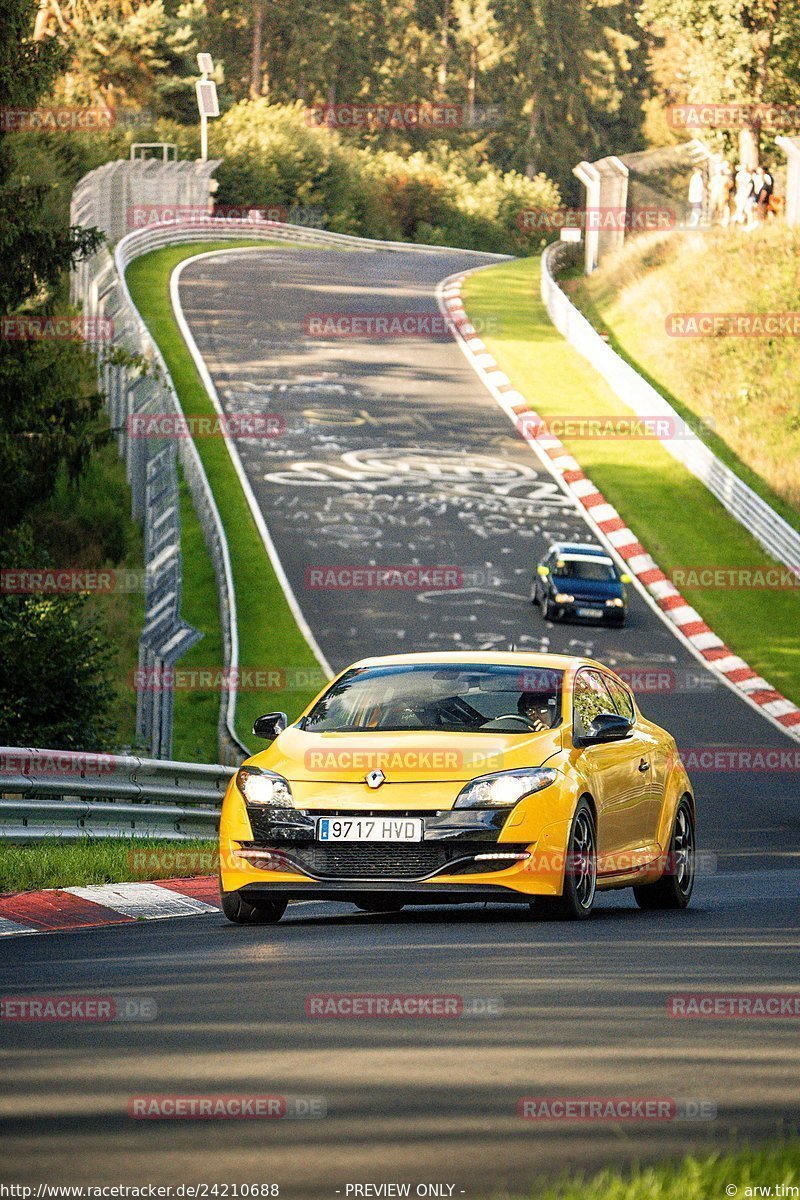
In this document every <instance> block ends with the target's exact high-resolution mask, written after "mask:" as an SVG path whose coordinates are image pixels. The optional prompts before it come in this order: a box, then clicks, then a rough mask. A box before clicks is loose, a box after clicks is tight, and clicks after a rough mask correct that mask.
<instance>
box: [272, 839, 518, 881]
mask: <svg viewBox="0 0 800 1200" xmlns="http://www.w3.org/2000/svg"><path fill="white" fill-rule="evenodd" d="M498 849H501V850H503V851H508V852H515V851H521V850H524V849H525V847H524V846H517V845H506V844H503V845H502V846H500V847H498V844H497V842H463V841H462V842H452V843H449V842H446V841H439V842H350V843H348V842H343V843H341V845H327V846H319V845H314V846H303V847H300V846H291V847H289V846H286V845H285V846H284V847H283V853H285V854H288V855H289V856H290V858H291V859H292V860H294V861H295V862H296V863H297V864H298V865H299V866H300V867H302V868H303V869H305V870H306V871H308V872H309V874H311V875H314V876H316V877H318V878H320V879H423V878H424V877H425V876H427V875H431V874H432V873H433V872H434V871H438V870H441V868H443V867H446V866H447V865H448V864H449V863H453V862H456V861H458V860H462V859H464V858H467V859H471V858H472V856H473V855H475V854H486V853H492V852H494V853H496V852H497V851H498ZM512 865H513V861H512V860H502V859H500V860H491V861H489V862H483V863H476V864H472V863H470V862H466V863H464V864H463V866H459V867H458V868H457V870H458V871H464V872H467V871H480V872H484V871H502V870H503V868H504V867H509V866H512Z"/></svg>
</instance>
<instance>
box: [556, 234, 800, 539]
mask: <svg viewBox="0 0 800 1200" xmlns="http://www.w3.org/2000/svg"><path fill="white" fill-rule="evenodd" d="M798 252H800V230H796V229H793V228H792V227H791V226H786V225H784V224H782V223H781V222H770V224H769V225H764V226H760V227H758V228H757V229H755V230H753V231H752V233H749V234H742V233H741V232H739V231H737V230H723V229H718V230H714V231H712V232H710V233H704V234H683V235H675V234H665V235H660V236H659V235H653V236H645V237H643V238H638V237H637V238H632V239H630V241H628V242H627V243H626V245H625V248H624V250H623V251H622V253H621V254H619V255H617V256H615V257H614V258H613V259H612V260H611V261H610V262H608V263H607V264H604V265H603V267H602V268H601V269H600V270H599V271H596V272H595V273H594V274H593V275H592V276H590V277H588V278H587V277H586V276H583V275H581V276H580V277H578V278H576V279H570V280H568V281H567V282H566V284H565V290H567V291H568V293H569V295H570V299H571V300H572V302H573V303H574V304H576V305H577V307H578V308H580V309H581V311H582V312H583V313H585V315H586V316H587V317H588V319H589V320H590V321H591V323H592V324H593V325H594V327H595V328H596V329H598V330H601V331H603V332H605V333H607V334H608V338H609V342H610V344H611V345H612V346H613V347H614V349H615V350H616V351H617V353H618V354H619V355H620V356H621V357H622V358H624V359H626V361H628V362H629V363H630V364H631V365H632V366H633V367H635V369H636V370H637V371H639V372H640V373H641V374H642V375H644V377H645V378H646V379H648V380H649V382H650V383H652V384H653V386H654V387H655V388H656V389H657V390H658V391H659V392H661V393H662V395H664V396H665V397H666V398H667V399H668V400H669V401H670V403H672V404H673V405H674V407H675V408H676V409H677V410H678V411H679V412H680V415H681V416H682V417H683V418H684V419H685V420H686V421H687V422H688V423H689V425H691V426H692V427H693V428H695V429H696V430H697V431H698V432H700V433H701V436H702V437H703V440H704V441H706V442H707V443H708V445H709V446H710V447H711V449H712V450H713V451H714V453H715V454H716V455H717V456H718V457H719V458H721V459H722V461H723V462H724V463H726V464H727V465H728V466H730V467H731V468H732V469H733V470H734V471H736V473H737V475H739V476H740V477H741V478H742V479H743V480H744V482H745V483H747V484H748V485H749V486H750V487H751V488H752V489H753V490H754V491H755V492H757V493H758V494H759V495H761V496H762V497H763V498H764V499H765V500H766V501H767V502H768V503H769V504H770V505H772V507H773V508H774V509H775V510H776V511H777V512H778V513H780V515H781V516H782V517H783V518H784V520H785V521H787V522H788V523H789V524H790V525H792V526H793V527H794V528H795V529H800V476H799V475H798V472H797V459H798V455H799V454H800V421H799V420H798V407H797V388H798V382H799V381H800V371H799V370H798V358H797V351H796V348H795V345H794V343H795V341H796V339H795V338H792V337H772V338H769V337H721V336H718V337H700V338H681V337H672V336H670V335H669V334H668V332H667V328H666V320H667V317H668V315H669V313H686V312H697V311H701V312H708V313H711V312H739V313H745V312H772V313H776V312H778V313H788V312H795V311H796V310H797V307H798V304H800V276H798V272H797V255H798ZM765 262H769V263H770V264H771V270H769V271H764V270H763V265H764V263H765Z"/></svg>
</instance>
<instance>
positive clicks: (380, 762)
mask: <svg viewBox="0 0 800 1200" xmlns="http://www.w3.org/2000/svg"><path fill="white" fill-rule="evenodd" d="M560 749H561V733H560V730H559V729H547V730H543V731H542V732H540V733H531V734H518V733H515V734H503V733H444V732H436V733H429V732H419V733H417V732H415V731H413V730H404V731H402V732H396V733H392V732H378V731H364V732H360V733H358V732H352V733H311V732H308V731H306V730H303V729H299V728H297V727H295V726H291V727H290V728H289V729H286V730H284V731H283V733H281V734H280V735H279V736H278V737H277V738H276V739H275V741H274V742H273V743H272V745H271V746H269V747H268V749H266V750H264V751H262V753H260V754H257V755H255V756H254V757H253V758H252V759H250V760H248V765H249V766H250V765H252V766H259V767H264V768H265V769H267V770H270V771H277V772H278V774H280V775H283V776H284V777H285V778H286V779H288V780H289V781H290V782H297V783H300V782H309V783H359V784H364V781H365V777H366V776H367V775H368V774H369V772H370V771H372V770H381V771H383V774H384V776H385V781H386V784H387V785H389V784H392V783H445V782H450V781H452V782H456V783H458V782H464V781H466V780H468V779H474V778H475V777H476V776H477V775H487V774H489V773H491V772H493V771H510V770H514V769H516V768H519V767H526V766H541V764H542V763H543V762H544V761H545V760H546V759H548V758H550V757H551V756H552V755H553V754H555V753H556V751H558V750H560Z"/></svg>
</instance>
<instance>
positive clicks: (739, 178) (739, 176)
mask: <svg viewBox="0 0 800 1200" xmlns="http://www.w3.org/2000/svg"><path fill="white" fill-rule="evenodd" d="M752 182H753V181H752V179H751V177H750V172H749V171H748V169H747V167H746V166H745V165H744V163H739V164H738V166H737V168H736V211H735V214H734V221H735V222H736V224H737V225H744V224H745V222H746V221H747V202H748V198H749V196H750V189H751V187H752Z"/></svg>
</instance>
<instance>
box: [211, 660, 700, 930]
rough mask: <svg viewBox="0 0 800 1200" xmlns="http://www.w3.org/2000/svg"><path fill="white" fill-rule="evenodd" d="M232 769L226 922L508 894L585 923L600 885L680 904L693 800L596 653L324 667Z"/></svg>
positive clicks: (690, 878)
mask: <svg viewBox="0 0 800 1200" xmlns="http://www.w3.org/2000/svg"><path fill="white" fill-rule="evenodd" d="M253 732H254V733H255V734H256V735H257V736H260V737H265V738H269V739H270V741H271V745H270V746H269V747H268V748H267V749H266V750H263V751H262V752H261V753H260V754H256V755H254V756H253V757H252V758H250V759H248V760H247V762H245V763H244V764H243V766H242V767H240V768H239V770H238V772H237V773H236V775H235V776H234V777H233V778H232V780H231V783H230V786H229V787H228V790H227V793H226V795H225V801H224V803H223V806H222V818H221V822H220V877H221V881H220V882H221V894H222V907H223V911H224V912H225V915H226V916H227V917H228V918H229V919H230V920H232V921H236V922H239V923H263V922H273V921H278V920H280V918H281V916H282V915H283V912H284V910H285V908H286V905H287V902H288V901H289V900H297V899H304V900H308V899H311V900H339V901H342V900H344V901H348V902H351V903H353V904H356V905H357V906H358V907H359V908H361V909H363V910H365V911H367V912H388V911H396V910H398V909H400V908H402V907H403V905H404V904H426V903H427V904H441V903H465V902H474V901H487V900H494V901H503V902H508V901H522V902H525V903H527V904H530V905H531V907H534V908H539V907H548V908H551V909H553V910H554V911H556V912H557V913H558V914H560V915H562V916H564V917H568V918H581V917H588V916H589V915H590V913H591V911H592V906H593V904H594V901H595V895H596V892H597V889H598V888H620V887H633V889H634V895H635V897H636V900H637V901H638V903H639V905H640V906H641V907H642V908H685V907H686V905H687V904H688V903H689V897H690V896H691V893H692V885H693V882H694V856H695V801H694V794H693V792H692V787H691V784H690V782H689V778H688V776H687V774H686V771H685V770H684V767H683V764H682V763H681V761H680V758H679V756H678V752H677V748H676V745H675V742H674V740H673V738H672V737H671V736H670V734H668V733H667V732H666V731H665V730H663V729H661V728H659V726H658V725H654V724H653V723H652V721H648V720H647V718H646V717H644V716H642V714H641V712H640V711H639V708H638V706H637V704H636V701H635V699H634V697H633V695H632V694H631V691H630V689H629V688H628V687H627V686H626V685H625V684H624V683H623V681H622V680H621V679H619V678H618V677H617V676H616V675H615V674H614V672H613V671H611V670H609V669H608V667H604V666H603V665H602V664H601V663H598V662H593V661H592V660H591V659H584V658H572V657H567V656H564V655H555V654H553V655H550V654H518V653H506V654H481V653H464V654H459V653H443V654H403V655H393V656H391V657H387V658H370V659H365V660H363V661H362V662H358V663H356V664H355V665H354V666H352V667H349V668H348V669H347V670H346V671H343V672H342V673H341V675H339V676H337V678H336V679H334V680H333V681H332V682H331V683H330V684H329V685H328V686H327V687H326V688H325V689H324V691H323V692H321V693H320V695H319V696H318V697H317V698H316V700H314V701H313V703H312V704H310V705H309V707H308V708H307V709H306V711H305V712H304V713H303V715H302V716H301V717H300V718H299V720H297V721H296V722H295V723H294V724H293V725H289V726H287V720H286V716H285V714H284V713H269V714H267V715H266V716H264V717H260V718H259V719H258V721H256V724H255V727H254V730H253Z"/></svg>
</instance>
